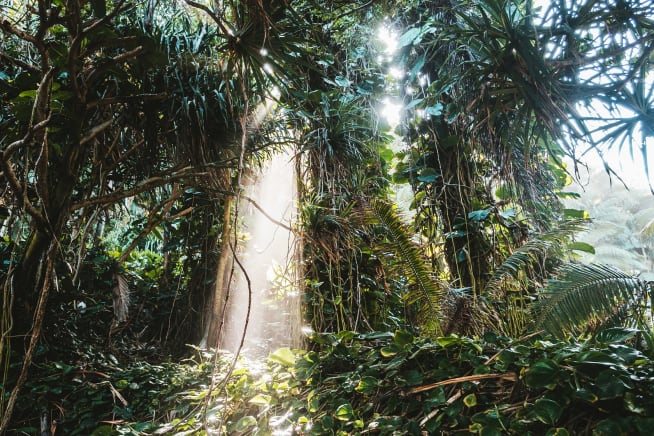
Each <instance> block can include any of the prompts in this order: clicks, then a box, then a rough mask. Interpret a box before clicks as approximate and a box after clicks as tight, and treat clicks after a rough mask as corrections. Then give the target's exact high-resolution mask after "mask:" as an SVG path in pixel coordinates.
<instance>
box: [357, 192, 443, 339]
mask: <svg viewBox="0 0 654 436" xmlns="http://www.w3.org/2000/svg"><path fill="white" fill-rule="evenodd" d="M367 209H368V212H369V214H370V215H371V218H374V221H376V222H377V223H379V224H381V225H382V226H383V227H384V229H386V231H387V237H388V239H389V240H390V241H391V242H392V243H391V244H389V246H388V247H387V248H388V249H389V250H392V252H393V254H395V255H396V257H397V258H398V259H399V260H400V261H401V262H402V265H403V266H404V267H405V274H406V275H407V276H408V277H409V279H410V280H411V282H412V283H413V284H414V285H415V286H416V287H417V288H418V289H419V292H420V294H421V297H420V298H419V301H420V302H421V303H422V304H423V306H422V307H420V308H419V309H418V311H419V312H420V313H421V314H422V316H423V317H424V315H425V312H426V311H428V312H430V313H431V319H432V320H433V321H434V322H433V323H432V324H431V329H433V330H434V331H435V332H436V333H438V334H441V333H442V325H441V322H442V320H443V310H442V307H443V305H444V304H443V302H444V297H445V286H442V285H440V284H439V283H438V282H437V281H436V280H435V279H434V278H433V277H432V275H431V274H430V270H429V268H428V267H427V265H426V262H425V260H424V259H423V257H422V256H421V254H420V250H419V247H418V245H417V244H416V243H415V242H414V241H413V240H411V238H410V237H409V235H410V234H411V233H410V231H409V229H407V227H406V226H405V224H404V223H403V222H402V220H401V219H400V216H399V214H398V213H397V210H396V209H395V208H393V206H392V205H391V204H388V203H386V202H383V201H381V200H374V201H372V202H371V203H369V207H368V208H367Z"/></svg>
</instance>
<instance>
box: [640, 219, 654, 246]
mask: <svg viewBox="0 0 654 436" xmlns="http://www.w3.org/2000/svg"><path fill="white" fill-rule="evenodd" d="M640 239H641V240H642V241H651V240H652V239H654V218H652V219H651V220H649V221H648V222H647V224H645V225H644V226H643V228H642V229H641V230H640Z"/></svg>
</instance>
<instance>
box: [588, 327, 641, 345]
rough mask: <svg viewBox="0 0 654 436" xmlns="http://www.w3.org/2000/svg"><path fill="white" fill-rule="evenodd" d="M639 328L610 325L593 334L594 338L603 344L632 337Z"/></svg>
mask: <svg viewBox="0 0 654 436" xmlns="http://www.w3.org/2000/svg"><path fill="white" fill-rule="evenodd" d="M639 331H640V330H638V329H632V328H627V327H611V328H607V329H603V330H601V331H599V332H598V333H597V334H596V335H595V340H596V341H597V342H601V343H603V344H610V343H615V342H624V341H626V340H628V339H631V338H633V337H634V336H635V335H636V333H638V332H639Z"/></svg>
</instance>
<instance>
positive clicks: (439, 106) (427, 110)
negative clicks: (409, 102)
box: [425, 103, 443, 117]
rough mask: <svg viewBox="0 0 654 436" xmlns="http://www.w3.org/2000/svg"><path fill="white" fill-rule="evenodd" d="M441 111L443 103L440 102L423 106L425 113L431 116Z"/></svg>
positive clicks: (438, 114) (439, 113)
mask: <svg viewBox="0 0 654 436" xmlns="http://www.w3.org/2000/svg"><path fill="white" fill-rule="evenodd" d="M442 113H443V105H442V104H441V103H436V104H435V105H433V106H428V107H426V108H425V114H427V115H432V116H435V117H437V116H440V115H441V114H442Z"/></svg>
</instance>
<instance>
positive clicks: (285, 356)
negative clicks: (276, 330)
mask: <svg viewBox="0 0 654 436" xmlns="http://www.w3.org/2000/svg"><path fill="white" fill-rule="evenodd" d="M268 359H270V360H272V361H273V362H277V363H279V364H280V365H282V366H293V365H295V355H294V354H293V352H292V351H291V350H290V349H289V348H286V347H283V348H279V349H277V350H275V351H274V352H273V353H271V354H270V356H268Z"/></svg>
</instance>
